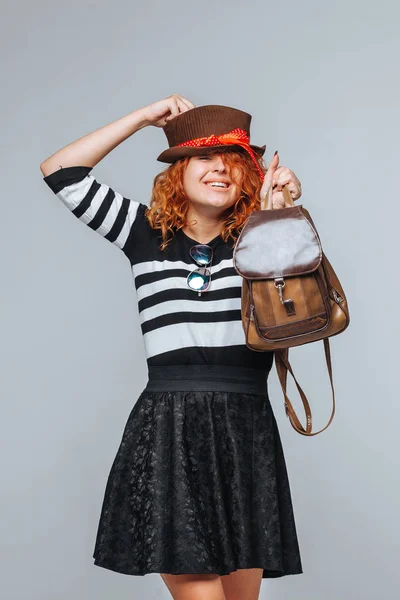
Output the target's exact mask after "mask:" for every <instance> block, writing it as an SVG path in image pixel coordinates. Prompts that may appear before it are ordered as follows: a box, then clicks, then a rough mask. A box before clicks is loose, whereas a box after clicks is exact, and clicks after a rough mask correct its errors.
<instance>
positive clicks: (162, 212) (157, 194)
mask: <svg viewBox="0 0 400 600" xmlns="http://www.w3.org/2000/svg"><path fill="white" fill-rule="evenodd" d="M215 152H217V153H218V154H221V156H222V160H223V162H224V164H225V166H226V167H227V170H228V172H229V173H233V170H234V168H235V167H236V168H238V169H239V173H240V174H241V176H240V177H239V179H235V183H236V184H237V185H238V187H239V189H240V194H239V196H238V198H237V200H236V202H235V204H234V205H233V206H231V207H230V208H229V209H228V211H229V212H228V214H226V218H225V220H224V221H223V223H222V230H221V235H222V239H223V240H224V242H226V241H227V240H228V239H229V237H231V238H232V240H233V242H235V241H236V239H237V237H238V235H239V233H240V230H241V228H242V227H243V225H244V223H245V222H246V220H247V218H248V216H249V215H250V213H251V212H252V211H254V210H260V198H259V192H260V190H261V187H262V184H263V181H262V180H261V177H260V175H259V173H258V171H257V168H256V166H255V164H254V162H253V160H252V158H251V157H250V155H249V154H248V152H247V151H246V150H244V149H242V148H238V149H237V150H236V149H235V150H232V149H231V148H226V149H225V148H224V149H219V150H216V151H215ZM208 154H213V152H211V153H208ZM256 158H257V162H258V164H259V165H260V168H261V170H262V171H263V173H264V174H265V173H266V171H267V166H266V164H265V162H264V160H263V158H262V157H261V156H258V155H257V154H256ZM189 160H190V157H185V158H181V159H180V160H177V161H176V162H174V163H172V164H171V165H170V166H169V167H167V169H165V170H164V171H162V172H161V173H159V174H158V175H156V177H155V178H154V184H153V191H152V196H151V200H150V205H149V207H148V208H147V209H146V211H145V214H146V217H147V219H148V221H149V223H150V225H151V227H152V228H153V229H161V233H162V239H163V241H162V244H161V246H160V248H161V250H165V248H166V247H167V245H168V244H169V243H170V241H171V239H172V238H173V236H174V233H175V231H178V230H179V229H182V227H185V226H186V225H187V213H188V210H189V200H188V199H187V197H186V194H185V191H184V189H183V174H184V172H185V169H186V166H187V164H188V162H189ZM169 233H171V234H172V235H171V237H169V238H168V234H169Z"/></svg>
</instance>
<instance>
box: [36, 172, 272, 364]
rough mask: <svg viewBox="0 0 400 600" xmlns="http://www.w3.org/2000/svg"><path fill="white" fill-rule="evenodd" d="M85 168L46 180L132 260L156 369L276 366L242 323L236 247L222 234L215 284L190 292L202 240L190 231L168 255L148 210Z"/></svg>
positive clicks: (214, 245)
mask: <svg viewBox="0 0 400 600" xmlns="http://www.w3.org/2000/svg"><path fill="white" fill-rule="evenodd" d="M91 170H92V169H91V168H90V167H85V166H76V167H75V166H74V167H65V168H60V169H59V170H57V171H55V172H54V173H51V174H50V175H47V176H46V177H44V178H43V180H44V181H45V182H46V183H47V185H48V186H49V187H50V189H51V190H52V191H53V192H54V193H55V194H56V195H57V197H58V198H60V200H62V202H64V204H65V205H66V206H67V207H68V208H69V209H70V210H71V212H72V213H73V214H74V215H75V216H76V217H78V219H80V220H81V221H83V222H84V223H85V224H86V225H88V226H89V227H90V228H91V229H93V230H94V231H96V232H97V233H99V234H100V235H101V236H103V237H104V238H106V239H107V240H109V241H110V242H112V243H113V244H115V245H116V246H117V247H118V248H120V250H122V252H123V253H124V254H125V256H126V257H127V258H128V260H129V262H130V266H131V269H132V275H133V278H134V283H135V288H136V293H137V300H138V309H139V317H140V323H141V328H142V334H143V340H144V348H145V354H146V358H147V364H148V366H163V365H185V364H212V365H231V366H241V367H253V368H257V369H268V370H269V369H270V368H271V365H272V361H273V352H255V351H253V350H250V349H249V348H248V347H247V346H246V344H245V339H244V332H243V328H242V322H241V311H240V304H241V299H240V296H241V286H242V279H241V277H240V275H238V274H237V272H236V271H235V269H234V267H233V262H232V256H233V244H232V241H231V240H230V241H229V242H227V243H225V242H224V241H223V239H222V237H221V236H220V235H218V236H217V237H215V238H214V239H213V240H211V241H210V242H209V245H210V246H212V248H213V252H214V255H213V261H212V264H211V286H210V288H209V289H208V291H206V292H203V294H202V295H201V296H198V294H197V293H196V292H194V291H192V290H190V289H189V288H188V287H187V284H186V278H187V275H188V273H190V271H192V270H193V269H195V268H197V265H196V264H195V263H194V262H193V260H192V259H191V257H190V254H189V249H190V248H191V246H193V245H195V244H197V243H199V242H197V241H196V240H194V239H192V238H190V237H189V236H188V235H186V234H185V233H184V232H183V231H182V230H179V231H177V232H176V233H175V235H174V238H173V240H172V241H171V242H170V244H169V245H168V246H167V248H166V250H165V251H162V250H161V249H160V244H161V235H160V234H161V232H160V230H159V229H153V228H152V227H151V226H150V224H149V222H148V221H147V219H146V217H145V214H144V211H145V210H146V208H147V206H146V205H145V204H142V203H140V202H137V201H135V200H130V199H128V198H125V197H123V196H122V195H121V194H119V193H118V192H116V191H114V190H113V189H111V188H110V187H109V186H108V185H106V184H104V183H99V182H98V181H97V180H96V179H95V177H94V176H93V175H92V174H90V171H91Z"/></svg>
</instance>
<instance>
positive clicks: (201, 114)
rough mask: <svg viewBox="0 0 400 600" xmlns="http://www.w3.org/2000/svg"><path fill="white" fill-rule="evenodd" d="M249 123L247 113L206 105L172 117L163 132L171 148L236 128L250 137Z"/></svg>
mask: <svg viewBox="0 0 400 600" xmlns="http://www.w3.org/2000/svg"><path fill="white" fill-rule="evenodd" d="M250 123H251V115H250V114H249V113H247V112H244V111H242V110H239V109H237V108H232V107H230V106H221V105H219V104H207V105H205V106H197V107H195V108H191V109H189V110H187V111H185V112H183V113H181V114H180V115H178V116H177V117H174V118H173V119H172V120H171V121H168V122H167V123H166V125H165V126H164V127H163V130H164V133H165V135H166V137H167V140H168V144H169V147H170V148H172V147H173V146H177V145H178V144H183V143H184V142H187V141H189V140H193V139H196V138H203V137H208V136H210V135H212V134H215V135H217V136H219V135H222V134H223V133H229V132H230V131H232V130H233V129H236V128H240V129H243V130H244V131H245V132H246V133H247V135H248V136H249V137H250Z"/></svg>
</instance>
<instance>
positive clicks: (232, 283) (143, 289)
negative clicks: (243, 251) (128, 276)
mask: <svg viewBox="0 0 400 600" xmlns="http://www.w3.org/2000/svg"><path fill="white" fill-rule="evenodd" d="M188 273H190V270H189V271H188ZM237 287H238V288H241V287H242V278H241V276H240V275H232V276H231V277H221V279H215V280H214V281H213V280H212V278H211V285H210V287H209V288H208V290H207V291H206V292H203V293H204V294H210V293H212V292H213V291H216V290H225V289H227V288H237ZM172 289H177V290H183V289H185V290H186V289H188V287H187V284H186V277H168V278H167V279H161V280H160V281H153V282H152V283H147V284H146V285H141V286H140V287H139V289H138V290H137V299H138V301H140V300H143V298H148V297H149V296H152V295H153V294H157V293H159V292H163V291H165V290H172ZM196 293H197V292H194V291H193V294H196ZM207 304H208V303H207Z"/></svg>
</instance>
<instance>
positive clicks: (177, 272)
mask: <svg viewBox="0 0 400 600" xmlns="http://www.w3.org/2000/svg"><path fill="white" fill-rule="evenodd" d="M195 268H197V267H196V265H193V264H192V263H190V264H188V270H189V271H194V270H195ZM188 274H189V272H188V271H187V270H185V269H175V268H171V267H165V269H164V270H163V271H153V272H151V273H142V274H141V275H137V276H136V277H135V286H136V289H139V288H140V287H141V286H142V285H147V284H148V283H154V282H155V281H161V280H163V279H168V278H169V277H185V279H186V277H187V276H188ZM237 274H238V273H237V271H236V270H235V269H234V268H233V267H225V268H224V269H221V270H220V271H217V272H216V273H212V280H213V281H215V280H217V279H222V278H223V277H232V276H235V275H237Z"/></svg>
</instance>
